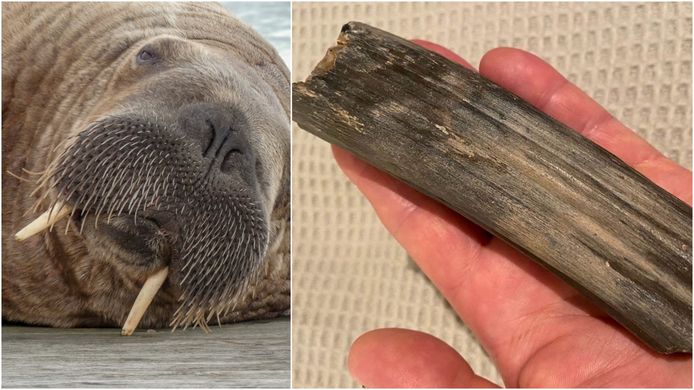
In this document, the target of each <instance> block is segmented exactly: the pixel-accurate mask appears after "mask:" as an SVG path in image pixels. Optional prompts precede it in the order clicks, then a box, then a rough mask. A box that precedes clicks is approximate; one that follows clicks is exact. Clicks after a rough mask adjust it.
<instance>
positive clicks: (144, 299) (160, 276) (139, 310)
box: [120, 267, 169, 336]
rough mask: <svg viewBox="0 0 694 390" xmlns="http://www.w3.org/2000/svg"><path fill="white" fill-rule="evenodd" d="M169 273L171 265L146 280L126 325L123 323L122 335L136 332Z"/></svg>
mask: <svg viewBox="0 0 694 390" xmlns="http://www.w3.org/2000/svg"><path fill="white" fill-rule="evenodd" d="M168 275H169V267H165V268H163V269H161V270H160V271H158V272H157V273H155V274H154V275H152V276H150V277H149V278H147V280H145V284H144V285H142V290H140V293H139V294H137V298H135V303H133V307H132V308H131V309H130V314H128V319H126V320H125V325H123V330H122V331H121V333H120V334H121V335H123V336H130V335H132V334H133V332H135V328H137V324H139V323H140V320H141V319H142V316H143V315H144V314H145V311H147V308H148V307H149V305H150V304H151V303H152V300H153V299H154V296H155V295H156V294H157V291H159V288H161V285H162V284H164V281H165V280H166V277H167V276H168Z"/></svg>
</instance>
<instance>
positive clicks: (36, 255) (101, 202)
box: [2, 3, 290, 328]
mask: <svg viewBox="0 0 694 390" xmlns="http://www.w3.org/2000/svg"><path fill="white" fill-rule="evenodd" d="M2 18H3V19H2V20H3V31H2V43H3V48H2V50H3V53H2V55H3V57H2V87H3V89H2V113H3V116H2V118H3V119H2V120H3V122H2V151H3V157H2V162H3V172H2V188H3V192H2V201H3V207H2V222H3V229H2V247H3V256H2V266H3V268H2V283H3V284H2V303H3V308H2V309H3V310H2V315H3V320H4V321H12V322H21V323H27V324H37V325H47V326H54V327H101V326H106V327H120V326H122V325H123V323H124V321H125V319H126V317H127V315H128V312H129V310H130V307H131V306H132V304H133V301H134V300H135V297H136V296H137V294H138V292H139V290H140V287H141V286H142V284H143V283H144V281H145V280H146V279H147V277H148V276H150V275H152V274H153V273H155V272H156V271H157V270H159V269H161V268H162V267H164V266H167V265H168V266H169V267H170V272H169V277H168V279H167V280H166V282H165V283H164V285H163V287H162V289H161V290H160V292H159V293H158V294H157V296H156V297H155V299H154V301H153V303H152V305H151V306H150V307H149V309H148V310H147V312H146V314H145V316H144V317H143V319H142V321H141V322H140V327H141V328H147V327H150V328H162V327H168V326H172V325H175V326H187V325H200V326H203V327H204V326H206V324H216V323H217V322H218V321H221V322H222V323H226V322H235V321H241V320H248V319H261V318H271V317H275V316H279V315H286V314H288V310H289V301H290V299H289V286H290V282H289V144H290V136H289V132H290V131H289V99H290V97H289V96H290V92H289V72H288V70H287V67H286V65H285V64H284V63H283V62H282V60H281V59H280V57H279V55H278V54H277V52H276V51H275V50H274V49H273V48H272V47H271V46H270V45H269V44H268V43H267V42H266V41H264V40H263V39H262V38H261V37H260V36H259V35H258V34H257V33H256V32H254V31H253V30H251V29H250V28H249V27H247V26H245V25H244V24H242V23H240V22H238V21H237V20H236V19H234V18H233V17H232V16H230V14H229V13H228V12H227V11H226V10H225V9H224V8H223V7H222V6H220V5H217V4H206V3H191V4H187V3H177V4H165V3H128V4H126V3H33V4H31V3H4V4H3V5H2ZM57 199H60V200H61V201H65V202H66V203H67V204H68V205H70V207H71V208H72V209H73V210H74V212H73V213H72V214H71V216H70V217H69V218H67V219H64V220H62V221H61V222H60V223H57V224H56V225H55V226H54V228H53V229H52V230H50V231H49V230H45V231H44V232H42V233H40V234H37V235H35V236H33V237H31V238H29V239H28V240H26V241H23V242H17V241H15V240H14V239H13V235H14V233H16V232H17V231H18V230H19V229H21V228H22V227H23V226H24V225H26V224H27V223H28V222H30V221H31V220H33V219H34V218H36V217H37V216H38V215H39V214H40V213H42V212H43V211H46V210H48V208H49V207H51V205H52V204H53V203H54V202H55V201H56V200H57ZM34 206H36V208H35V209H34V208H33V207H34ZM68 224H69V226H67V225H68ZM177 310H178V312H177ZM175 313H177V314H175Z"/></svg>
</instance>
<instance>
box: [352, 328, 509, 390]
mask: <svg viewBox="0 0 694 390" xmlns="http://www.w3.org/2000/svg"><path fill="white" fill-rule="evenodd" d="M348 365H349V371H350V373H351V374H352V376H353V377H354V378H355V379H356V380H357V381H358V382H359V383H361V384H362V385H364V386H366V387H368V388H371V387H391V388H392V387H420V388H421V387H429V388H446V387H477V388H479V387H498V386H496V385H495V384H493V383H492V382H490V381H488V380H487V379H484V378H482V377H480V376H478V375H475V373H474V372H473V371H472V368H470V365H468V363H467V362H466V361H465V359H463V357H462V356H460V354H458V352H456V351H455V349H453V348H452V347H450V346H449V345H448V344H446V343H445V342H443V341H441V340H439V339H437V338H436V337H434V336H431V335H428V334H426V333H422V332H417V331H413V330H407V329H379V330H374V331H371V332H368V333H365V334H363V335H362V336H361V337H359V338H358V339H357V340H356V341H355V342H354V344H352V348H351V350H350V353H349V362H348Z"/></svg>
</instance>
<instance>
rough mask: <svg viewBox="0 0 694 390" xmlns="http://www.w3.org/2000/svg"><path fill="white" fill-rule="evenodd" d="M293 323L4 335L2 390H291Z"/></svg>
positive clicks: (16, 329) (13, 330) (9, 330)
mask: <svg viewBox="0 0 694 390" xmlns="http://www.w3.org/2000/svg"><path fill="white" fill-rule="evenodd" d="M289 337H290V335H289V319H287V318H283V319H278V320H272V321H263V322H261V321H258V322H244V323H238V324H233V325H224V326H222V327H221V328H219V327H212V328H211V333H210V334H205V333H204V332H203V331H202V330H200V329H188V330H186V331H180V330H177V331H176V332H174V333H171V332H170V331H169V330H166V329H164V330H157V331H143V330H137V331H136V332H135V334H134V335H132V336H130V337H123V336H121V335H120V330H119V329H115V328H114V329H51V328H38V327H21V326H11V327H3V328H2V386H3V387H68V388H69V387H159V388H162V387H163V388H170V387H202V388H210V387H225V388H230V387H263V388H267V387H272V388H287V387H289V386H290V373H289V364H290V363H289Z"/></svg>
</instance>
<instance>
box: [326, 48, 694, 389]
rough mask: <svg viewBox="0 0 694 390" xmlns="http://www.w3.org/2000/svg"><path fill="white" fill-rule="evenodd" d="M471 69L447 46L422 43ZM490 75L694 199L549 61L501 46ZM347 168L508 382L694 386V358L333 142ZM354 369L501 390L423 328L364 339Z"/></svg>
mask: <svg viewBox="0 0 694 390" xmlns="http://www.w3.org/2000/svg"><path fill="white" fill-rule="evenodd" d="M417 43H418V44H420V45H422V46H424V47H426V48H428V49H429V50H432V51H435V52H437V53H439V54H441V55H443V56H445V57H447V58H449V59H451V60H453V61H456V62H459V63H461V64H463V65H464V66H467V67H469V68H472V66H471V65H470V64H469V63H467V62H466V61H465V60H463V59H462V58H460V57H458V56H457V55H455V54H454V53H452V52H450V51H449V50H447V49H445V48H443V47H440V46H438V45H435V44H432V43H429V42H424V41H417ZM479 71H480V74H482V75H483V76H484V77H486V78H488V79H490V80H492V81H493V82H495V83H496V84H498V85H500V86H502V87H504V88H506V89H507V90H509V91H511V92H513V93H514V94H516V95H518V96H519V97H521V98H522V99H524V100H526V101H528V102H529V103H531V104H532V105H534V106H535V107H537V108H538V109H540V110H542V111H544V112H545V113H547V114H549V115H550V116H552V117H554V118H556V119H557V120H559V121H561V122H563V123H564V124H566V125H567V126H569V127H571V128H573V129H575V130H576V131H578V132H580V133H581V134H583V135H584V136H585V137H587V138H589V139H591V140H592V141H593V142H595V143H597V144H598V145H600V146H602V147H603V148H605V149H607V150H608V151H610V152H612V153H613V154H615V155H616V156H618V157H619V158H621V159H622V160H624V162H626V163H627V164H629V165H630V166H632V167H634V168H635V169H636V170H637V171H639V172H641V173H642V174H643V175H645V176H646V177H648V178H649V179H650V180H652V181H653V182H654V183H656V184H657V185H659V186H661V187H662V188H664V189H665V190H667V191H669V192H671V193H672V194H673V195H675V196H677V197H678V198H680V199H682V200H683V201H684V202H686V203H688V204H690V205H691V203H692V175H691V172H690V171H689V170H687V169H685V168H682V167H680V166H679V165H677V164H676V163H674V162H673V161H670V160H668V159H667V158H665V157H664V156H663V155H662V154H661V153H659V152H658V151H657V150H656V149H655V148H653V147H652V146H651V145H649V144H648V143H647V142H646V141H645V140H643V139H642V138H640V137H639V136H638V135H637V134H635V133H634V132H633V131H631V130H630V129H628V128H626V127H625V126H624V125H622V124H621V123H619V122H618V121H617V120H616V119H615V118H613V117H612V116H610V114H609V113H608V112H607V111H605V110H604V109H603V108H602V107H601V106H600V105H599V104H597V103H596V102H595V101H593V100H592V99H591V98H590V97H588V96H587V95H586V94H584V93H583V92H582V91H581V90H579V89H578V88H577V87H576V86H574V85H572V84H571V83H570V82H569V81H568V80H566V79H565V78H564V77H563V76H561V75H560V74H559V73H558V72H557V71H556V70H554V69H553V68H552V67H551V66H549V65H548V64H546V63H545V62H543V61H542V60H540V59H539V58H537V57H535V56H533V55H531V54H529V53H527V52H524V51H522V50H517V49H509V48H499V49H495V50H492V51H490V52H488V53H487V54H486V55H485V56H484V57H483V58H482V60H481V63H480V69H479ZM333 151H334V154H335V159H336V160H337V162H338V164H339V165H340V167H341V168H342V169H343V171H344V172H345V174H346V175H347V176H348V177H349V179H350V180H351V181H353V182H354V183H355V184H356V185H357V187H358V188H359V189H360V190H361V191H362V192H363V193H364V195H365V196H366V197H367V199H368V200H369V201H370V202H371V204H372V205H373V207H374V209H375V210H376V213H377V214H378V216H379V218H380V219H381V221H382V222H383V224H384V225H385V227H386V228H387V229H388V230H389V231H390V233H391V234H392V235H393V236H394V237H395V238H396V239H397V240H398V242H399V243H400V244H401V245H402V246H403V247H404V248H405V249H406V250H407V252H408V253H409V254H410V256H411V257H412V258H413V259H414V261H415V262H416V263H417V264H418V265H419V267H420V268H421V269H422V271H423V272H424V273H425V274H426V275H427V276H428V277H429V279H431V281H432V282H433V283H434V285H435V286H436V287H437V288H438V289H439V291H440V292H441V293H442V294H443V295H444V297H445V298H446V299H447V300H448V302H449V303H450V304H451V306H452V307H453V308H454V310H455V311H456V312H457V313H458V315H459V316H460V317H461V318H462V320H463V321H464V322H465V324H466V325H467V326H468V327H469V328H470V329H471V330H472V332H474V334H475V335H476V336H477V339H478V340H479V342H480V343H481V344H482V346H483V347H484V348H485V350H486V351H487V352H488V353H489V355H490V356H491V358H492V359H493V361H494V363H495V364H496V366H497V368H498V370H499V372H500V373H501V376H502V377H503V380H504V383H505V384H506V386H509V387H526V386H527V387H547V386H549V387H574V386H588V387H605V386H617V387H653V386H654V387H691V385H692V366H691V363H692V360H691V354H674V355H661V354H658V353H656V352H654V351H651V350H650V349H649V348H648V347H646V346H645V345H644V344H643V343H641V342H640V341H639V340H637V339H636V338H635V337H634V336H632V335H631V334H630V333H629V332H628V331H626V330H625V329H624V328H622V327H621V326H620V325H619V324H618V323H616V322H615V321H613V320H612V319H611V318H609V317H608V316H607V315H606V314H605V313H603V312H602V311H600V310H599V309H597V308H596V307H595V306H593V305H592V304H591V303H590V302H588V301H587V300H586V299H585V298H584V297H583V296H582V295H580V294H579V293H578V291H576V290H575V289H573V288H572V287H570V286H569V285H568V284H566V283H564V282H563V281H562V280H560V279H559V278H558V277H557V276H555V275H554V274H552V273H551V272H549V271H547V270H545V269H544V268H542V267H540V266H539V265H537V264H536V263H534V262H533V261H532V260H530V259H529V258H527V257H525V256H524V255H522V254H520V253H519V252H517V251H515V250H514V249H512V248H511V247H510V246H508V245H507V244H505V243H504V242H502V241H501V240H499V239H497V238H494V237H492V236H490V235H489V234H488V233H487V232H485V231H484V230H482V229H481V228H480V227H478V226H476V225H474V224H473V223H471V222H470V221H468V220H467V219H465V218H464V217H462V216H460V215H459V214H457V213H455V212H453V211H452V210H450V209H448V208H446V207H445V206H443V205H441V204H439V203H437V202H436V201H434V200H432V199H430V198H428V197H426V196H424V195H422V194H420V193H418V192H417V191H415V190H414V189H412V188H410V187H409V186H407V185H406V184H404V183H402V182H400V181H398V180H397V179H394V178H392V177H391V176H389V175H387V174H385V173H383V172H380V171H378V170H377V169H375V168H373V167H371V166H370V165H368V164H366V163H365V162H363V161H361V160H359V159H357V158H356V157H354V156H353V155H352V154H350V153H348V152H346V151H344V150H342V149H339V148H337V147H334V149H333ZM349 369H350V372H351V373H352V375H353V376H354V377H355V378H356V379H357V380H358V381H359V382H360V383H361V384H363V385H365V386H366V387H492V386H496V385H495V384H494V383H491V382H489V381H488V380H486V379H484V378H482V377H479V376H477V375H475V373H474V372H473V371H472V370H471V368H470V366H469V365H468V364H467V363H466V362H465V360H464V359H463V357H462V356H460V355H459V354H458V353H457V352H456V351H455V350H454V349H453V348H452V347H450V346H448V345H447V344H445V343H444V342H443V341H441V340H439V339H437V338H435V337H433V336H431V335H428V334H425V333H421V332H416V331H412V330H405V329H379V330H375V331H371V332H368V333H366V334H364V335H362V336H361V337H359V338H358V339H357V340H356V341H355V342H354V344H353V345H352V349H351V351H350V356H349Z"/></svg>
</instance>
